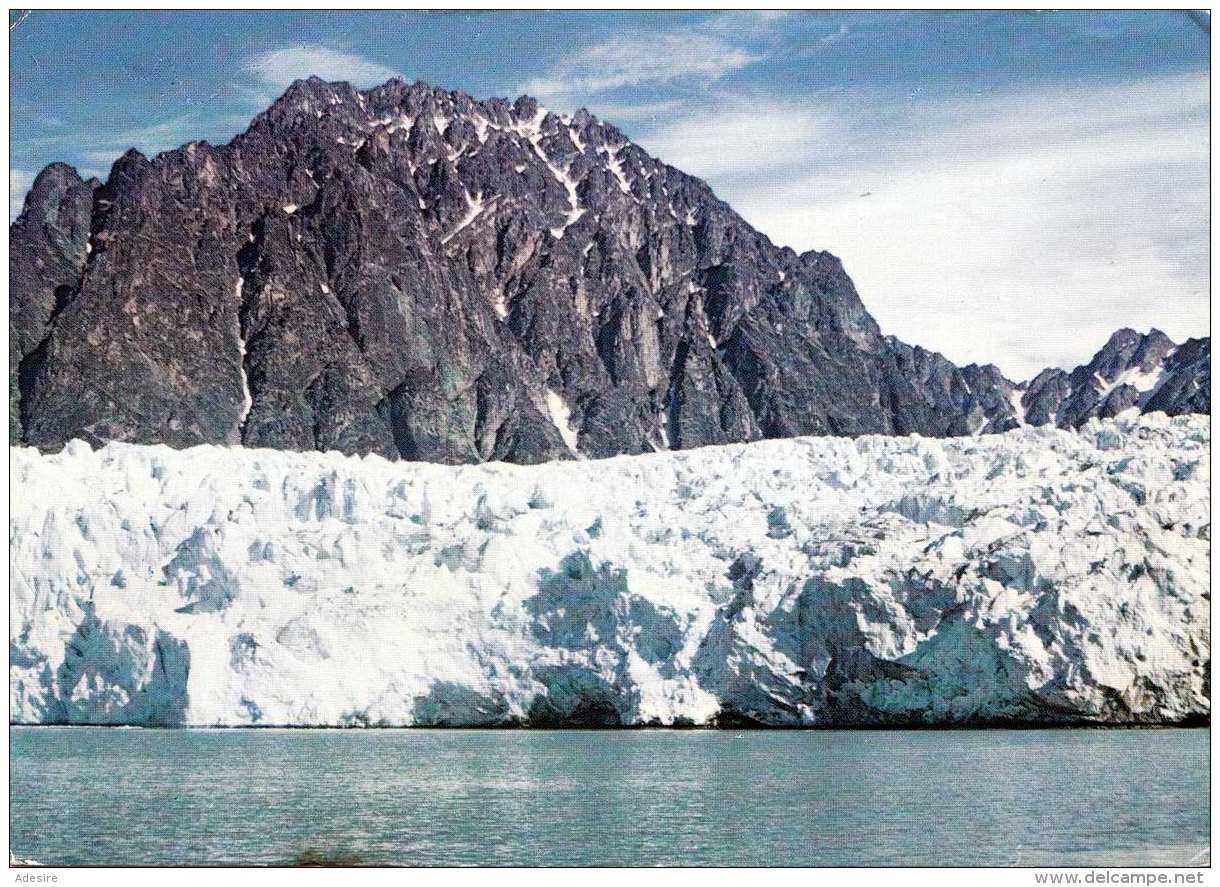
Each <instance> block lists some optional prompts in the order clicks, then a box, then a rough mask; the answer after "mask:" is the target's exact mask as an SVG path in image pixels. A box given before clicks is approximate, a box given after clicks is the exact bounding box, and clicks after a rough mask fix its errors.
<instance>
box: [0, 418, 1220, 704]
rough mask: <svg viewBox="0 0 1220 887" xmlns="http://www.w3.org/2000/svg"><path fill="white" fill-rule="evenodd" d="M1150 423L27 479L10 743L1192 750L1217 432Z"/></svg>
mask: <svg viewBox="0 0 1220 887" xmlns="http://www.w3.org/2000/svg"><path fill="white" fill-rule="evenodd" d="M1133 413H1134V411H1130V412H1128V413H1124V414H1123V415H1121V416H1120V417H1118V418H1117V419H1114V420H1090V421H1089V422H1087V423H1086V424H1085V426H1084V427H1083V429H1082V430H1081V431H1080V432H1067V431H1062V430H1057V429H1052V428H1020V429H1016V430H1014V431H1010V432H1007V433H1005V434H998V435H985V436H982V437H977V438H956V439H949V440H933V439H929V438H914V437H878V436H864V437H860V438H857V439H856V440H849V439H845V438H841V437H839V438H834V437H819V438H799V439H792V440H783V441H763V442H757V443H751V444H742V445H732V446H722V447H706V448H702V449H700V450H697V451H693V452H687V453H656V454H649V455H644V456H637V457H620V458H616V459H612V460H608V461H604V462H597V463H594V462H575V461H569V462H556V463H551V464H548V465H541V466H515V465H503V464H492V465H476V466H458V467H453V466H442V465H428V464H418V463H417V464H404V463H390V462H387V461H385V460H384V459H381V458H379V457H377V456H367V457H365V458H363V459H358V458H354V457H344V456H341V455H339V454H336V453H328V454H318V453H286V452H271V451H266V450H260V451H254V450H242V449H240V448H222V447H197V448H193V449H190V450H188V451H175V450H172V449H169V448H167V447H144V446H132V445H129V444H110V445H108V446H107V447H105V448H103V449H101V450H99V451H96V452H94V451H91V450H90V448H89V447H88V446H86V445H84V444H83V443H81V442H76V443H73V444H70V445H69V446H68V447H66V448H65V449H64V451H63V452H61V453H57V454H43V453H39V452H38V451H36V450H34V449H30V448H15V449H13V450H12V451H11V459H12V466H13V468H12V478H13V481H12V482H13V485H14V489H19V490H24V491H30V492H33V493H35V494H33V495H17V496H14V498H13V513H12V518H11V522H10V528H9V537H10V560H11V569H10V585H11V595H10V598H11V599H10V605H11V619H10V625H11V635H10V654H11V663H12V666H11V670H10V687H9V689H10V694H11V695H10V711H11V714H12V718H13V720H14V721H15V722H17V723H52V722H53V723H135V724H198V725H210V724H227V725H234V726H237V725H250V724H261V725H267V724H291V725H301V726H307V725H308V726H320V725H424V726H439V725H445V726H471V725H481V726H497V725H501V726H502V725H511V724H525V725H533V726H611V725H620V724H623V725H626V724H668V725H679V724H740V723H758V724H766V725H775V726H783V725H788V726H798V725H814V726H819V725H820V726H835V725H849V726H863V725H882V724H890V725H897V724H907V725H927V724H978V723H996V722H1022V723H1030V722H1051V723H1061V724H1086V723H1093V724H1099V723H1100V724H1116V723H1181V722H1194V723H1197V722H1206V721H1207V720H1208V719H1209V717H1210V687H1209V684H1208V675H1209V664H1210V662H1209V660H1210V648H1211V638H1210V585H1209V572H1210V547H1211V515H1210V509H1209V502H1208V489H1209V483H1210V475H1209V466H1210V434H1209V420H1208V419H1207V418H1204V417H1199V416H1186V417H1178V418H1173V419H1170V418H1167V417H1165V416H1163V415H1150V416H1144V417H1136V416H1134V415H1133ZM51 489H54V490H55V491H56V493H55V495H54V496H49V495H37V494H36V493H37V492H38V491H45V490H51Z"/></svg>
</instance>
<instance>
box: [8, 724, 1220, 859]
mask: <svg viewBox="0 0 1220 887" xmlns="http://www.w3.org/2000/svg"><path fill="white" fill-rule="evenodd" d="M1208 734H1209V731H1207V730H1201V729H1200V730H1018V731H1008V730H981V731H951V732H932V731H928V732H918V731H916V732H909V731H869V732H851V731H825V732H822V731H814V732H810V731H784V732H769V731H758V732H753V731H751V732H732V731H665V730H638V731H557V732H534V731H459V730H447V731H435V730H342V731H330V730H134V729H127V730H125V729H98V728H83V727H63V728H57V727H46V728H20V727H15V728H11V729H10V750H11V751H10V754H11V787H10V792H11V807H10V810H11V813H10V817H11V818H10V834H11V847H10V850H11V851H12V852H13V853H15V854H16V855H17V856H18V857H21V858H23V859H32V860H34V861H37V862H39V863H43V864H63V865H71V864H85V865H149V864H151V865H163V864H175V865H181V864H193V865H211V864H284V863H292V862H299V861H306V860H315V861H333V862H349V863H364V864H376V865H1011V864H1026V865H1085V864H1087V865H1105V864H1113V865H1131V864H1137V865H1138V864H1185V863H1188V862H1192V861H1193V862H1195V863H1199V862H1202V861H1206V860H1207V859H1208V856H1207V846H1208V834H1209V822H1208V815H1209V814H1208Z"/></svg>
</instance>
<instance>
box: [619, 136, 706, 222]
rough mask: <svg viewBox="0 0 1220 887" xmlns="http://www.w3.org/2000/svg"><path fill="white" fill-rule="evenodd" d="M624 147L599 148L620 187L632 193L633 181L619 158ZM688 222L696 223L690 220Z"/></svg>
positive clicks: (621, 189) (625, 191)
mask: <svg viewBox="0 0 1220 887" xmlns="http://www.w3.org/2000/svg"><path fill="white" fill-rule="evenodd" d="M622 147H623V146H622V145H614V146H613V147H611V146H610V145H603V146H602V147H600V148H598V149H597V150H598V151H600V152H602V153H603V154H605V155H606V166H607V167H609V169H610V172H611V173H613V174H614V177H615V178H616V179H617V180H618V189H619V190H620V191H622V192H623V193H624V194H630V193H631V183H630V182H628V181H627V176H626V175H625V174H624V173H623V164H622V161H620V160H619V159H618V152H619V151H620V150H622ZM688 215H689V214H688ZM688 224H694V223H693V222H688Z"/></svg>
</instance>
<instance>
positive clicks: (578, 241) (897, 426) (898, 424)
mask: <svg viewBox="0 0 1220 887" xmlns="http://www.w3.org/2000/svg"><path fill="white" fill-rule="evenodd" d="M10 243H11V245H10V284H11V295H10V308H9V312H10V341H9V400H10V407H11V416H12V418H11V420H10V434H11V436H12V438H13V440H14V442H17V441H21V442H24V443H27V444H30V445H35V446H39V447H42V448H55V447H58V446H60V445H62V444H63V443H64V442H65V441H67V440H70V439H72V438H83V439H85V440H88V441H90V442H94V443H99V442H102V441H107V440H124V441H132V442H137V443H166V444H170V445H171V446H176V447H182V446H189V445H192V444H198V443H222V444H223V443H227V444H244V445H247V446H257V447H274V448H281V449H296V450H310V449H338V450H342V451H344V452H348V453H353V452H356V453H365V452H376V453H380V454H382V455H384V456H387V457H389V458H398V457H402V458H408V459H420V460H430V461H439V462H452V463H456V462H474V461H482V460H491V459H502V460H508V461H515V462H538V461H543V460H548V459H556V458H570V457H571V456H573V455H574V454H576V455H586V456H593V457H598V456H609V455H614V454H618V453H638V452H645V451H650V450H664V449H679V448H683V449H684V448H689V447H694V446H700V445H704V444H715V443H725V442H731V441H747V440H755V439H759V438H764V437H766V438H773V437H789V436H795V435H803V434H836V435H857V434H864V433H881V434H906V433H911V432H918V433H920V434H923V435H929V436H947V435H965V434H973V433H978V432H983V431H1001V430H1005V429H1007V428H1011V427H1015V426H1016V425H1018V424H1022V423H1023V422H1029V423H1040V422H1044V421H1052V422H1055V423H1056V424H1059V425H1061V426H1066V425H1073V426H1074V425H1077V424H1079V423H1080V422H1081V421H1083V420H1084V419H1085V418H1088V417H1089V416H1091V415H1112V414H1113V413H1115V412H1117V411H1119V410H1121V409H1122V408H1123V406H1124V405H1126V406H1131V405H1138V406H1139V407H1140V408H1141V409H1145V410H1158V409H1159V410H1164V411H1166V412H1168V413H1170V414H1177V413H1183V412H1208V411H1210V402H1209V400H1208V379H1209V377H1210V340H1206V339H1203V340H1192V341H1191V342H1188V343H1186V344H1185V345H1183V346H1181V347H1180V348H1176V349H1175V348H1174V346H1173V343H1171V342H1169V340H1168V339H1166V338H1165V337H1164V336H1163V335H1161V334H1160V333H1155V332H1154V333H1152V334H1150V335H1149V336H1147V337H1142V338H1141V337H1139V336H1138V335H1137V334H1135V333H1132V332H1130V331H1127V330H1124V331H1120V333H1118V334H1116V336H1115V338H1114V339H1112V340H1111V342H1110V344H1108V345H1107V346H1106V349H1103V351H1102V352H1101V353H1099V355H1098V357H1097V358H1095V359H1094V361H1093V362H1091V363H1090V364H1088V365H1087V366H1086V367H1082V368H1078V369H1077V370H1075V371H1074V372H1072V373H1064V372H1062V371H1060V370H1048V371H1047V372H1044V373H1042V374H1041V375H1040V376H1038V377H1037V378H1036V379H1035V380H1033V381H1032V382H1031V383H1029V385H1028V386H1018V385H1015V384H1014V383H1012V382H1010V381H1009V380H1007V379H1005V378H1004V377H1003V375H1001V374H1000V372H999V371H998V370H997V369H996V368H995V367H992V366H985V367H979V366H968V367H963V368H959V367H957V366H955V365H954V364H952V363H951V362H949V361H948V360H946V359H945V358H944V357H942V356H941V355H939V354H935V353H932V352H928V351H924V350H923V349H921V348H917V347H912V346H909V345H906V344H904V343H902V342H900V341H898V340H896V339H894V338H892V337H886V336H883V335H882V334H881V332H880V330H879V328H878V326H877V324H876V322H875V321H874V320H873V318H872V317H871V316H870V315H869V313H868V311H867V310H866V309H865V308H864V305H863V304H862V303H861V301H860V298H859V296H858V295H857V293H856V290H855V287H854V286H853V285H852V282H851V280H850V278H849V277H848V276H847V274H846V272H845V271H844V270H843V266H842V264H841V263H840V261H839V260H838V259H837V258H835V257H834V256H832V255H830V254H829V253H825V252H816V251H811V252H807V253H803V254H799V255H798V254H797V253H795V252H793V251H792V250H791V249H787V248H781V247H777V246H775V245H773V244H772V243H771V242H770V240H768V239H767V238H766V237H765V236H764V235H762V234H760V233H759V232H757V231H755V230H754V229H753V228H751V227H750V226H749V225H748V224H747V223H746V222H745V221H744V220H743V219H742V218H741V217H740V216H738V215H737V214H736V213H735V212H733V210H732V209H731V208H730V207H729V206H728V205H726V204H725V203H724V202H722V201H720V200H719V199H717V198H716V196H715V195H714V194H713V193H712V191H711V189H710V188H709V187H708V186H707V185H706V184H705V183H703V182H702V181H700V180H699V179H696V178H693V177H691V176H688V175H686V174H684V173H682V172H680V171H679V170H677V169H674V168H673V167H671V166H668V165H666V164H664V163H662V162H660V161H658V160H656V159H655V158H653V157H651V156H649V155H648V154H647V153H646V152H645V151H643V150H642V149H640V148H639V147H638V146H636V145H634V144H633V143H631V142H630V141H628V140H627V139H626V138H625V137H624V136H623V134H622V133H621V132H620V131H619V130H617V129H616V128H614V127H613V126H610V125H608V124H605V123H602V122H601V121H599V120H598V119H597V118H595V117H593V116H591V115H590V114H588V113H587V112H585V111H583V110H582V111H579V112H577V113H576V114H575V115H573V116H567V115H559V114H553V113H546V112H545V111H544V110H543V109H541V108H540V107H539V106H538V105H537V103H536V102H535V101H534V100H533V99H531V98H528V97H522V98H519V99H517V100H516V101H515V102H508V101H506V100H503V99H491V100H488V101H476V100H474V99H472V98H470V97H469V96H467V95H465V94H463V93H460V92H446V91H443V90H439V89H435V88H433V87H431V86H428V85H426V84H422V83H416V84H413V85H408V84H406V83H404V82H402V81H400V80H391V81H389V82H387V83H385V84H384V85H382V86H379V87H376V88H374V89H370V90H366V91H357V90H355V89H353V88H352V87H351V86H349V85H348V84H345V83H325V82H323V81H321V80H318V79H316V78H311V79H309V80H307V81H298V82H297V83H295V84H293V85H292V86H291V87H290V88H289V89H288V91H287V92H286V93H285V94H284V95H283V96H282V97H281V98H280V99H279V100H278V101H276V102H275V104H273V105H272V106H271V107H270V108H269V109H268V110H267V111H266V112H264V113H262V114H260V115H259V116H258V117H257V118H255V120H254V121H253V123H252V124H251V126H250V128H249V129H248V130H247V131H246V132H245V133H243V134H242V135H240V136H238V137H237V138H236V139H234V140H233V141H232V142H231V143H229V144H228V145H225V146H221V147H215V146H212V145H209V144H207V143H206V142H193V143H191V144H188V145H185V146H184V147H182V148H178V149H176V150H173V151H168V152H165V153H163V154H160V155H158V156H157V157H156V158H155V159H153V160H151V161H150V160H148V159H146V158H145V157H144V156H142V155H141V154H139V153H138V152H136V151H129V152H128V153H127V154H126V155H124V156H123V157H122V158H120V159H119V160H118V161H117V162H116V163H115V165H114V168H113V169H112V171H111V173H110V177H109V179H108V180H107V181H106V182H105V183H104V184H103V183H100V182H98V181H97V180H94V179H90V180H88V181H82V180H81V178H80V176H79V175H78V174H77V173H76V171H75V170H73V169H72V168H71V167H68V166H66V165H63V164H52V165H51V166H49V167H47V168H46V169H45V170H43V172H42V173H41V174H40V175H39V176H38V179H37V180H36V181H35V183H34V186H33V189H32V190H31V192H30V194H29V196H28V198H27V200H26V205H25V211H24V212H23V213H22V215H21V217H20V218H18V219H17V221H16V222H15V223H14V224H13V226H12V228H11V242H10ZM1136 340H1138V343H1136V344H1132V343H1135V342H1136Z"/></svg>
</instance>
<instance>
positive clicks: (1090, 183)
mask: <svg viewBox="0 0 1220 887" xmlns="http://www.w3.org/2000/svg"><path fill="white" fill-rule="evenodd" d="M9 16H10V18H9V20H10V28H11V31H10V37H11V57H10V120H11V123H10V217H12V216H14V215H15V214H16V212H19V211H20V206H21V200H22V198H23V196H24V194H25V192H26V190H27V189H28V188H29V185H30V183H31V182H32V180H33V177H34V176H35V175H36V174H37V172H38V170H39V169H41V168H42V167H43V166H45V165H46V164H47V163H50V162H52V161H56V160H62V161H66V162H68V163H71V164H73V165H74V166H76V167H77V168H78V169H79V170H80V171H81V172H82V174H85V175H95V176H98V177H99V178H104V177H105V176H106V174H107V172H108V170H109V168H110V165H111V163H112V162H113V161H114V160H115V158H117V157H118V156H119V155H120V154H122V153H123V151H125V150H126V149H127V148H129V147H136V148H138V149H140V150H141V151H143V152H145V153H146V154H150V155H151V154H155V153H156V152H158V151H162V150H167V149H169V148H173V147H177V146H178V145H180V144H183V143H185V142H187V141H191V140H194V139H206V140H208V141H211V142H213V143H218V144H219V143H223V142H225V141H228V140H229V139H230V138H232V137H233V136H234V135H236V134H237V133H239V132H241V131H242V130H244V129H245V128H246V126H247V125H248V123H249V121H250V119H251V118H252V117H253V116H254V115H255V114H257V113H258V112H259V111H261V110H262V109H263V108H265V107H266V106H267V105H268V104H270V102H272V101H274V99H275V98H276V96H278V95H279V94H280V93H281V92H283V90H284V88H285V87H286V86H287V85H288V84H289V83H291V82H292V80H293V79H295V78H298V77H306V76H308V75H310V74H317V75H318V76H320V77H323V78H325V79H328V80H348V81H350V82H352V83H353V84H355V85H356V86H359V87H367V86H372V85H374V84H377V83H380V82H383V81H385V80H386V79H388V78H389V77H392V76H399V77H402V78H404V79H406V80H426V81H428V82H430V83H432V84H434V85H437V86H443V87H445V88H447V89H460V90H464V91H465V92H468V93H470V94H471V95H473V96H475V97H478V98H487V97H490V96H508V97H515V96H517V95H520V94H521V93H529V94H530V95H533V96H535V97H537V98H538V99H539V100H540V101H541V102H542V103H543V104H544V105H545V106H547V107H548V108H551V109H553V110H556V111H572V110H575V109H576V108H578V107H581V106H584V107H587V108H588V109H589V110H590V111H592V112H593V113H595V114H596V115H598V116H599V117H601V118H602V119H605V120H608V121H610V122H612V123H614V124H616V125H618V126H619V127H620V128H621V129H622V130H623V131H624V132H625V133H626V134H627V135H628V136H629V137H630V138H632V139H633V140H635V141H636V142H638V143H639V144H640V145H642V146H643V147H644V148H646V149H647V150H649V151H650V152H651V153H653V154H654V155H656V156H658V157H660V158H661V159H662V160H664V161H666V162H668V163H671V164H673V165H674V166H677V167H679V168H680V169H683V170H684V171H686V172H689V173H691V174H693V175H697V176H699V177H700V178H703V179H705V180H706V181H707V182H708V183H709V184H710V185H711V186H712V188H713V189H714V190H715V191H716V193H717V195H718V196H720V197H721V198H723V199H724V200H726V201H728V202H729V203H730V204H731V205H732V206H733V207H734V208H735V209H736V210H737V211H738V212H739V213H741V215H742V216H744V217H745V219H746V220H747V221H749V222H750V223H751V224H752V225H754V226H755V227H756V228H758V229H759V230H761V231H762V232H764V233H765V234H767V235H768V236H769V237H770V238H771V239H772V240H773V241H774V242H775V243H777V244H780V245H786V246H791V247H792V248H793V249H796V250H798V251H804V250H809V249H818V250H828V251H830V252H832V253H834V254H835V255H837V256H839V257H840V258H841V259H843V262H844V264H845V266H846V268H847V271H848V273H849V274H850V275H851V276H852V278H853V280H854V281H855V283H856V287H857V289H858V290H859V292H860V295H861V298H862V299H863V300H864V303H865V305H866V306H867V307H868V308H869V310H870V311H871V312H872V313H873V315H874V316H875V317H876V318H877V321H878V322H879V323H880V324H881V327H882V330H883V331H884V332H886V333H890V334H893V335H896V336H898V337H899V338H901V339H904V340H905V341H907V342H910V343H912V344H917V345H922V346H924V347H925V348H930V349H933V350H936V351H940V352H941V353H943V354H944V355H946V356H947V357H949V358H950V359H951V360H953V361H955V362H957V363H959V364H965V363H971V362H978V363H995V364H996V365H998V366H999V367H1000V369H1001V370H1003V371H1004V372H1005V373H1006V374H1007V375H1008V376H1009V377H1011V378H1014V379H1018V380H1020V379H1026V378H1029V377H1030V376H1032V375H1033V374H1034V373H1036V372H1038V371H1039V370H1040V369H1042V368H1045V367H1048V366H1060V367H1064V368H1071V367H1073V366H1075V365H1077V364H1079V363H1082V362H1085V361H1086V360H1088V358H1089V357H1090V356H1091V355H1092V354H1093V352H1094V351H1096V350H1097V349H1098V348H1099V347H1100V346H1101V345H1102V344H1103V343H1104V342H1105V340H1106V339H1107V338H1108V337H1109V335H1110V334H1111V333H1112V332H1113V331H1114V330H1115V329H1117V328H1119V327H1122V326H1129V327H1133V328H1135V329H1137V330H1140V331H1141V332H1146V331H1147V330H1148V329H1150V328H1152V327H1156V328H1159V329H1161V330H1163V331H1164V332H1165V333H1167V334H1168V335H1169V336H1170V337H1171V338H1174V339H1175V340H1179V341H1180V340H1182V339H1184V338H1187V337H1190V336H1200V335H1207V334H1208V333H1209V324H1210V316H1209V308H1208V291H1209V277H1208V273H1209V253H1208V250H1209V236H1208V229H1209V215H1208V213H1209V190H1208V189H1209V181H1208V172H1209V171H1208V155H1209V115H1210V92H1209V88H1210V87H1209V72H1210V55H1209V43H1210V36H1209V31H1210V17H1209V16H1208V15H1207V14H1206V13H1182V12H1171V11H1160V12H1138V11H1134V12H1106V13H1102V12H1075V13H1073V12H1066V13H1056V12H969V13H968V12H960V13H953V12H919V13H899V12H891V13H878V12H856V13H852V12H840V13H828V12H817V13H813V12H809V13H805V12H791V13H763V12H681V13H650V12H634V13H632V12H600V13H586V12H574V11H573V12H515V13H497V12H482V13H481V12H416V13H399V12H388V11H387V12H326V11H310V12H233V11H229V12H89V11H71V12H68V11H65V12H52V11H35V12H32V13H30V14H29V15H28V16H25V17H24V18H22V19H21V20H20V21H19V22H18V23H16V25H15V27H14V23H15V22H17V19H18V18H20V17H21V14H20V13H15V12H10V14H9ZM65 47H71V51H70V52H65V51H64V49H65Z"/></svg>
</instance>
